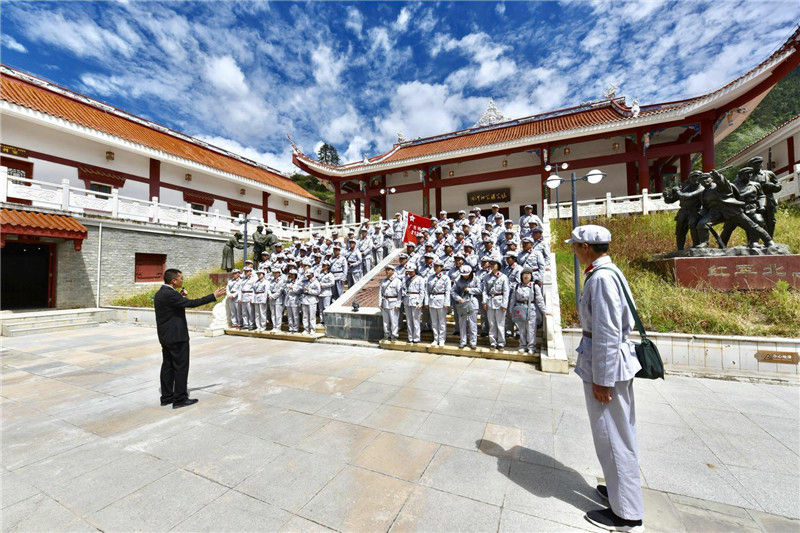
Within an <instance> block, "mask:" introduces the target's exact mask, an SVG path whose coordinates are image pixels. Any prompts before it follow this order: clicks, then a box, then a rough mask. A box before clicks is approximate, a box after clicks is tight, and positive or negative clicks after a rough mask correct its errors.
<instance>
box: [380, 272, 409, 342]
mask: <svg viewBox="0 0 800 533" xmlns="http://www.w3.org/2000/svg"><path fill="white" fill-rule="evenodd" d="M384 271H385V272H386V278H385V279H384V280H383V281H381V286H380V289H379V290H378V307H380V309H381V316H382V317H383V338H384V339H387V340H390V341H396V340H397V338H398V336H399V334H400V333H399V331H400V307H401V306H402V305H403V289H404V286H403V278H401V277H400V276H398V275H397V274H396V273H395V269H394V267H393V266H392V265H386V267H385V268H384Z"/></svg>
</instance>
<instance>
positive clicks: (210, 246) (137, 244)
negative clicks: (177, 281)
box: [56, 218, 241, 308]
mask: <svg viewBox="0 0 800 533" xmlns="http://www.w3.org/2000/svg"><path fill="white" fill-rule="evenodd" d="M80 221H81V223H82V224H83V225H84V226H86V228H87V229H88V233H89V235H88V237H87V238H86V240H84V241H83V245H82V247H81V250H80V251H75V249H74V247H73V245H72V242H71V241H69V242H61V243H59V244H58V247H57V252H56V307H59V308H73V307H91V306H94V305H95V303H96V298H97V291H98V284H97V278H98V276H97V254H98V249H99V248H100V250H101V252H100V253H101V261H100V289H99V290H100V305H108V304H110V303H111V302H112V301H113V300H114V299H115V298H118V297H120V296H125V295H129V294H132V293H136V292H139V291H141V290H142V289H143V288H148V287H153V286H158V285H160V283H161V282H153V283H136V282H135V281H134V279H135V264H136V263H135V255H136V253H137V252H138V253H150V254H165V255H166V256H167V257H166V268H177V269H179V270H181V271H182V272H183V273H184V276H187V277H188V276H191V275H192V274H194V273H196V272H198V271H200V270H206V269H209V268H219V265H220V262H221V259H222V246H223V244H224V243H225V241H226V237H225V236H221V235H219V234H211V233H206V232H203V231H195V230H189V229H187V228H170V227H166V226H160V225H154V224H121V223H105V222H104V223H102V238H101V237H100V235H101V231H100V224H101V223H100V222H99V221H97V220H92V219H85V218H82V219H80ZM101 241H102V244H101ZM240 253H241V252H240Z"/></svg>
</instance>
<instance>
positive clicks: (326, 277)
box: [319, 272, 336, 297]
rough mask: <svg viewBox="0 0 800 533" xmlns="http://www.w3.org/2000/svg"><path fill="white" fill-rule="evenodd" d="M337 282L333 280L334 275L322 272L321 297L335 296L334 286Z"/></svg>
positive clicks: (320, 276) (320, 277)
mask: <svg viewBox="0 0 800 533" xmlns="http://www.w3.org/2000/svg"><path fill="white" fill-rule="evenodd" d="M335 284H336V280H335V279H333V274H331V273H330V272H320V274H319V289H320V291H319V295H320V296H321V297H325V296H333V286H334V285H335Z"/></svg>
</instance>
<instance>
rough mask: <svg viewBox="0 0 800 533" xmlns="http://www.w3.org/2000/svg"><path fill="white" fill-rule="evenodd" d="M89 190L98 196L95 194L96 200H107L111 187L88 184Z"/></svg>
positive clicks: (103, 184) (101, 184)
mask: <svg viewBox="0 0 800 533" xmlns="http://www.w3.org/2000/svg"><path fill="white" fill-rule="evenodd" d="M89 190H90V191H94V192H96V193H99V194H95V196H97V197H98V198H108V196H109V195H110V194H111V185H106V184H105V183H94V182H92V183H90V184H89Z"/></svg>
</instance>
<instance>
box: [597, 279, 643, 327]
mask: <svg viewBox="0 0 800 533" xmlns="http://www.w3.org/2000/svg"><path fill="white" fill-rule="evenodd" d="M598 270H610V271H611V272H613V273H614V275H615V276H617V279H618V280H619V284H620V286H621V287H622V294H624V295H625V300H627V301H628V308H629V309H630V310H631V314H632V315H633V322H634V324H635V325H636V330H637V331H638V332H639V336H640V337H641V338H642V340H645V339H647V334H646V333H645V331H644V325H642V320H641V319H640V318H639V313H638V312H637V311H636V306H635V305H633V299H632V298H631V295H630V294H629V293H628V290H627V289H626V288H625V282H624V281H623V280H622V276H621V275H620V273H619V272H617V271H616V269H613V268H611V267H600V268H596V269H594V270H593V271H592V274H594V273H595V272H597V271H598Z"/></svg>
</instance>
